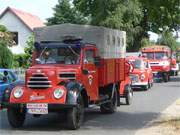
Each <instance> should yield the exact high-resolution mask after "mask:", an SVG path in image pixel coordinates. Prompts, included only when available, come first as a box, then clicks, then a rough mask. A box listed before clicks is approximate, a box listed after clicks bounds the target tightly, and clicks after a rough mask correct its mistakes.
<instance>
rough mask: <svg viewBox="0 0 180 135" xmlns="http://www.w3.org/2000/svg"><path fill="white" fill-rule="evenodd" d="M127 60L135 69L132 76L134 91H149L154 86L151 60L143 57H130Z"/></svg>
mask: <svg viewBox="0 0 180 135" xmlns="http://www.w3.org/2000/svg"><path fill="white" fill-rule="evenodd" d="M127 60H128V61H129V62H130V63H132V65H133V67H134V69H133V71H132V72H131V74H130V77H131V81H132V84H131V87H132V88H133V89H141V90H148V89H149V88H151V87H152V86H153V73H152V69H151V67H150V64H149V60H147V59H146V58H143V57H136V56H129V57H127Z"/></svg>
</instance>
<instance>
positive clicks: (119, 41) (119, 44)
mask: <svg viewBox="0 0 180 135" xmlns="http://www.w3.org/2000/svg"><path fill="white" fill-rule="evenodd" d="M117 40H118V46H121V39H120V37H117Z"/></svg>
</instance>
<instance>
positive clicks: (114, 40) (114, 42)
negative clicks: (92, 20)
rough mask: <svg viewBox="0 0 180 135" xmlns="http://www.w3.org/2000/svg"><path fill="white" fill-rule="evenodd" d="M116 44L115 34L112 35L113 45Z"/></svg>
mask: <svg viewBox="0 0 180 135" xmlns="http://www.w3.org/2000/svg"><path fill="white" fill-rule="evenodd" d="M115 44H116V38H115V36H113V45H115Z"/></svg>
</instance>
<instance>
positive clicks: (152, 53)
mask: <svg viewBox="0 0 180 135" xmlns="http://www.w3.org/2000/svg"><path fill="white" fill-rule="evenodd" d="M141 51H142V55H143V56H144V57H146V58H147V59H148V60H149V61H150V66H151V68H152V70H153V75H154V79H155V80H156V81H159V80H163V81H164V82H167V81H169V79H170V70H171V49H170V48H169V47H167V46H161V45H159V46H158V45H154V46H149V47H144V48H142V50H141Z"/></svg>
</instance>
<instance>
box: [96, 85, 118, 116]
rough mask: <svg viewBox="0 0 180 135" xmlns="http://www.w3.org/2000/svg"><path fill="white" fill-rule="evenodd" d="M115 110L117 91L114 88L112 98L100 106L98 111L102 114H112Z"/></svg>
mask: <svg viewBox="0 0 180 135" xmlns="http://www.w3.org/2000/svg"><path fill="white" fill-rule="evenodd" d="M116 109H117V90H116V88H115V90H114V94H113V98H112V99H111V101H110V102H108V103H105V104H102V105H101V106H100V110H101V112H102V113H114V112H115V111H116Z"/></svg>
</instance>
